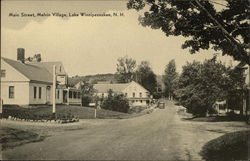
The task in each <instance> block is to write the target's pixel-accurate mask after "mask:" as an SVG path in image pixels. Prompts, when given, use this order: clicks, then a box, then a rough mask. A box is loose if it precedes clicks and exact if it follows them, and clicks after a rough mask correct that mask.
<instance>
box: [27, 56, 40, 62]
mask: <svg viewBox="0 0 250 161" xmlns="http://www.w3.org/2000/svg"><path fill="white" fill-rule="evenodd" d="M26 60H27V61H29V62H32V61H34V62H41V61H42V57H41V54H35V55H33V57H28V58H26Z"/></svg>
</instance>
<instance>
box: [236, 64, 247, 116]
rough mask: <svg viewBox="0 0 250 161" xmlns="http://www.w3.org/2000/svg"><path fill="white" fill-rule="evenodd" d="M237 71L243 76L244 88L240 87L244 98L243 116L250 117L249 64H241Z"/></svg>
mask: <svg viewBox="0 0 250 161" xmlns="http://www.w3.org/2000/svg"><path fill="white" fill-rule="evenodd" d="M235 68H236V69H237V70H239V71H240V72H241V74H242V76H243V80H244V82H243V86H242V87H239V89H238V90H239V91H240V92H241V96H242V100H241V101H242V103H241V105H242V107H241V108H242V113H243V115H247V116H249V115H250V107H249V106H250V100H249V99H250V81H249V79H250V67H249V65H248V64H247V63H245V62H241V63H239V64H238V65H237V66H236V67H235Z"/></svg>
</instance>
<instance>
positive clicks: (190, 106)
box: [175, 57, 232, 116]
mask: <svg viewBox="0 0 250 161" xmlns="http://www.w3.org/2000/svg"><path fill="white" fill-rule="evenodd" d="M229 71H230V69H229V68H226V67H225V66H224V65H223V64H221V62H217V61H216V57H213V58H212V59H209V60H205V61H204V62H203V63H200V62H196V61H194V62H193V63H187V65H185V66H183V71H182V73H181V75H180V79H179V82H178V89H177V90H176V91H175V95H176V97H177V98H178V100H179V101H180V102H181V104H182V105H183V106H185V107H186V108H187V110H188V112H191V113H192V114H193V115H194V116H205V115H206V113H207V112H209V113H211V112H213V105H214V103H215V101H217V100H225V99H226V98H227V95H228V91H229V89H230V88H232V87H230V86H229V84H228V82H229V76H228V72H229Z"/></svg>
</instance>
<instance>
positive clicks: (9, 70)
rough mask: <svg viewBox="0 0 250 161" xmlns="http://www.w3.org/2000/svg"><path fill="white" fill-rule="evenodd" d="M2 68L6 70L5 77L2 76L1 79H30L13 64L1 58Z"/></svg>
mask: <svg viewBox="0 0 250 161" xmlns="http://www.w3.org/2000/svg"><path fill="white" fill-rule="evenodd" d="M1 70H5V77H1V81H3V82H5V81H6V82H7V81H29V79H28V78H27V77H26V76H25V75H23V74H22V73H20V72H19V71H18V70H16V69H15V68H13V67H12V66H11V65H9V64H8V63H6V62H5V61H3V60H2V59H1Z"/></svg>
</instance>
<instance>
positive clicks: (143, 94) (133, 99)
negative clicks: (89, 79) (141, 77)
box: [93, 81, 151, 106]
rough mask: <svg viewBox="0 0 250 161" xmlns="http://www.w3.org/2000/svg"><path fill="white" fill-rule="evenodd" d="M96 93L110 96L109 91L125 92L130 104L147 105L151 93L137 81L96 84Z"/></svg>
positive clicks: (102, 96)
mask: <svg viewBox="0 0 250 161" xmlns="http://www.w3.org/2000/svg"><path fill="white" fill-rule="evenodd" d="M93 88H94V89H95V91H96V93H95V94H96V95H97V96H99V97H100V98H104V97H107V96H108V91H109V90H112V91H113V92H114V93H116V94H123V95H124V96H126V97H127V98H128V100H129V104H130V106H147V105H148V103H149V102H150V100H151V98H150V93H149V91H148V90H147V89H145V88H144V87H142V86H141V85H140V84H138V83H137V82H134V81H132V82H130V83H114V84H106V83H104V84H94V86H93Z"/></svg>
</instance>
